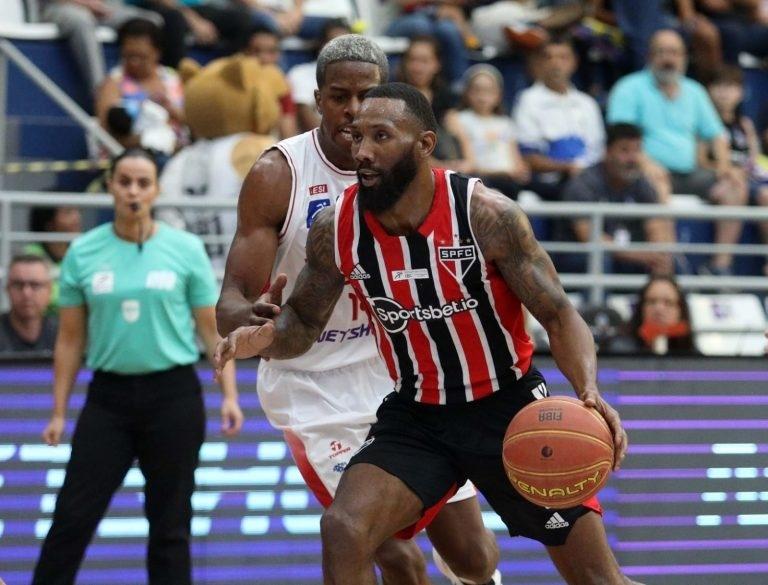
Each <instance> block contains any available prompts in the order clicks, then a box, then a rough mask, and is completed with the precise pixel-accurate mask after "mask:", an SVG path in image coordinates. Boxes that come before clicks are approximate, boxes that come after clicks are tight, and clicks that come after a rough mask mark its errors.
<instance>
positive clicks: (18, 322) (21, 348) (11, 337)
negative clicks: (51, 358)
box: [0, 254, 58, 355]
mask: <svg viewBox="0 0 768 585" xmlns="http://www.w3.org/2000/svg"><path fill="white" fill-rule="evenodd" d="M5 291H6V293H7V294H8V300H9V301H10V310H9V311H8V312H7V313H3V314H2V315H0V354H5V353H20V352H23V353H35V354H44V355H45V354H47V355H52V352H53V347H54V345H55V343H56V330H57V326H58V322H57V320H56V317H53V316H48V315H46V314H45V312H46V309H47V307H48V303H49V302H50V300H51V275H50V273H49V272H48V266H47V265H46V263H45V261H44V260H43V259H42V258H40V257H39V256H32V255H29V254H27V255H21V256H16V257H14V258H13V259H12V260H11V264H10V266H9V267H8V277H7V279H6V285H5Z"/></svg>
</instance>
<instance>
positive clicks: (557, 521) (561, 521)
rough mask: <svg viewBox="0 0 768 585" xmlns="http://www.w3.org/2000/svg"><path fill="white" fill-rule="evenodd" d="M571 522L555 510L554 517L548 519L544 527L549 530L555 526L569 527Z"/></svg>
mask: <svg viewBox="0 0 768 585" xmlns="http://www.w3.org/2000/svg"><path fill="white" fill-rule="evenodd" d="M569 526H570V524H569V523H568V522H567V521H566V520H565V518H563V517H562V516H561V515H560V514H558V513H557V512H555V513H554V514H552V517H551V518H550V519H549V520H547V523H546V524H545V525H544V528H546V529H547V530H554V529H555V528H568V527H569Z"/></svg>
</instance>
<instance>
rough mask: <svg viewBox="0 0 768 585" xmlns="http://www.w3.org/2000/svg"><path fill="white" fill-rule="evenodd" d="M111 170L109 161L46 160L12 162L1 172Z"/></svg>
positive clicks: (6, 164) (5, 165)
mask: <svg viewBox="0 0 768 585" xmlns="http://www.w3.org/2000/svg"><path fill="white" fill-rule="evenodd" d="M107 168H109V161H108V160H87V159H86V160H46V161H35V162H11V163H5V164H4V165H0V172H3V173H5V174H8V175H11V174H18V173H49V172H54V173H61V172H63V171H99V170H104V169H107Z"/></svg>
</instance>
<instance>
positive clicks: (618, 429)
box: [580, 388, 629, 471]
mask: <svg viewBox="0 0 768 585" xmlns="http://www.w3.org/2000/svg"><path fill="white" fill-rule="evenodd" d="M580 398H581V401H582V402H583V403H584V404H586V405H587V406H591V407H592V408H594V409H595V410H597V412H599V413H600V414H601V415H603V418H604V419H605V422H607V423H608V426H609V427H610V429H611V433H612V434H613V449H614V451H613V452H614V456H613V470H614V471H618V470H619V469H620V468H621V462H622V461H624V457H625V456H626V455H627V446H628V445H629V438H628V437H627V431H625V430H624V427H623V426H622V424H621V417H620V416H619V413H618V412H616V409H615V408H613V407H612V406H611V405H610V404H608V403H607V402H606V401H605V400H603V397H602V396H600V393H599V392H598V391H597V388H592V389H588V390H585V391H584V392H583V393H582V395H581V396H580Z"/></svg>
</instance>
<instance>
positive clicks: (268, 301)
mask: <svg viewBox="0 0 768 585" xmlns="http://www.w3.org/2000/svg"><path fill="white" fill-rule="evenodd" d="M287 283H288V277H287V276H286V275H285V274H278V275H277V277H276V278H275V280H274V281H273V282H272V283H271V284H270V285H269V289H267V292H265V293H264V294H263V295H261V296H260V297H259V298H258V299H256V302H255V303H253V305H252V306H251V316H250V318H249V319H248V322H249V324H251V325H264V324H265V323H268V322H269V321H271V320H272V319H274V318H275V317H277V316H278V315H279V314H280V305H282V304H283V289H284V288H285V285H286V284H287Z"/></svg>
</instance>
